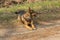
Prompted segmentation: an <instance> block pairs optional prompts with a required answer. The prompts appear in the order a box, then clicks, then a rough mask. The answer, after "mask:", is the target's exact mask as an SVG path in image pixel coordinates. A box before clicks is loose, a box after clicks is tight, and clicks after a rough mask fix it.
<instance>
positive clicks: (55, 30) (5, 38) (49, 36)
mask: <svg viewBox="0 0 60 40" xmlns="http://www.w3.org/2000/svg"><path fill="white" fill-rule="evenodd" d="M0 40H60V20H57V21H50V22H40V25H37V29H36V30H32V31H30V30H27V29H26V28H24V27H22V26H21V27H15V28H13V27H12V28H2V27H1V28H0Z"/></svg>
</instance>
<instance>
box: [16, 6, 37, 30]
mask: <svg viewBox="0 0 60 40" xmlns="http://www.w3.org/2000/svg"><path fill="white" fill-rule="evenodd" d="M15 13H16V14H18V20H21V22H22V23H23V24H24V25H25V27H26V28H28V29H29V30H33V29H36V27H35V25H34V21H33V17H36V14H37V13H36V12H35V11H33V10H31V8H30V7H29V9H28V11H27V12H26V11H24V10H21V11H19V12H15ZM20 15H21V16H20Z"/></svg>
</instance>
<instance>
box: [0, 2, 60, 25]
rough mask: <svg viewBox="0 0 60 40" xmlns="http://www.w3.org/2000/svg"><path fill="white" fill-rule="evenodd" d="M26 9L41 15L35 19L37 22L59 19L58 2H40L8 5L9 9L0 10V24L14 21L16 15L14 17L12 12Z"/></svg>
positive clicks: (59, 9) (59, 8) (59, 4)
mask: <svg viewBox="0 0 60 40" xmlns="http://www.w3.org/2000/svg"><path fill="white" fill-rule="evenodd" d="M28 7H31V8H32V9H33V10H35V11H37V12H39V13H41V14H39V15H38V17H37V19H38V20H39V21H49V20H52V19H54V20H55V19H59V18H60V16H59V15H60V1H42V2H35V3H24V4H17V5H10V6H9V8H7V7H2V8H0V24H2V23H5V24H6V23H12V22H13V21H16V19H17V15H15V14H14V12H15V11H17V10H27V9H28Z"/></svg>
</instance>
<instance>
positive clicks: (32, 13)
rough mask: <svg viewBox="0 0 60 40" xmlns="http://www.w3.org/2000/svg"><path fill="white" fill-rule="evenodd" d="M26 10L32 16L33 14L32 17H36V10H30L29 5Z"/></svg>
mask: <svg viewBox="0 0 60 40" xmlns="http://www.w3.org/2000/svg"><path fill="white" fill-rule="evenodd" d="M28 12H29V13H30V14H31V15H32V16H34V17H36V16H37V14H38V12H36V11H34V10H32V9H31V8H30V7H29V9H28Z"/></svg>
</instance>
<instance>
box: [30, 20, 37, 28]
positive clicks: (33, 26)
mask: <svg viewBox="0 0 60 40" xmlns="http://www.w3.org/2000/svg"><path fill="white" fill-rule="evenodd" d="M31 25H32V28H33V29H36V27H35V25H34V23H33V21H31Z"/></svg>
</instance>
